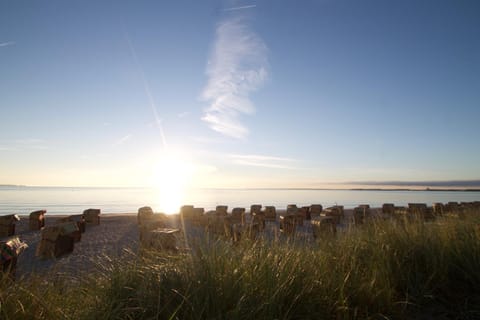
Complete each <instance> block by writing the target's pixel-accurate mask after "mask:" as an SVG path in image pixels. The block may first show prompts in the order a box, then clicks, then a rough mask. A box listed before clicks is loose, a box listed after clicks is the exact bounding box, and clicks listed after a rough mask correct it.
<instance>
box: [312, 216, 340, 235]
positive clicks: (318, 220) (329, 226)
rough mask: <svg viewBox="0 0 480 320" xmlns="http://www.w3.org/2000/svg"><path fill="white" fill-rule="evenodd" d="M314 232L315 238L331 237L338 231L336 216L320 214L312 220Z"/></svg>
mask: <svg viewBox="0 0 480 320" xmlns="http://www.w3.org/2000/svg"><path fill="white" fill-rule="evenodd" d="M311 223H312V232H313V237H314V238H315V239H317V238H322V239H324V238H325V237H331V236H332V235H335V234H336V233H337V224H336V223H335V219H334V217H331V216H329V217H326V216H318V217H314V218H312V220H311Z"/></svg>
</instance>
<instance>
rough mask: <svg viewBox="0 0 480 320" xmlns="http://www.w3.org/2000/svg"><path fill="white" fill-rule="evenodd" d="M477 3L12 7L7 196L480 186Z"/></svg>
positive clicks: (2, 90) (2, 93) (2, 89)
mask: <svg viewBox="0 0 480 320" xmlns="http://www.w3.org/2000/svg"><path fill="white" fill-rule="evenodd" d="M479 35H480V4H479V3H478V1H440V0H436V1H383V0H377V1H341V0H324V1H293V0H291V1H280V0H277V1H273V0H270V1H266V0H265V1H169V2H167V1H68V2H66V1H46V2H39V1H10V0H6V1H1V2H0V163H1V166H0V184H1V183H4V184H27V185H66V186H148V185H157V184H158V183H160V182H159V181H163V182H162V183H167V184H172V183H173V182H172V180H179V183H180V182H181V183H182V184H186V185H189V186H205V187H321V186H324V185H325V184H327V183H340V184H341V183H346V182H360V183H362V182H365V181H443V180H474V179H479V178H480V165H479V164H480V139H479V137H480V126H479V119H480V106H479V101H480V40H479V39H480V37H479Z"/></svg>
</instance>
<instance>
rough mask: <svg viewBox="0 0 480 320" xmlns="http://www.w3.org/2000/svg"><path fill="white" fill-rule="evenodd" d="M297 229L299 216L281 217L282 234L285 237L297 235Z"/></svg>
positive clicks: (288, 215)
mask: <svg viewBox="0 0 480 320" xmlns="http://www.w3.org/2000/svg"><path fill="white" fill-rule="evenodd" d="M296 227H297V216H296V215H295V214H287V215H281V216H280V232H282V233H283V234H285V235H288V236H291V235H295V232H296V229H297V228H296Z"/></svg>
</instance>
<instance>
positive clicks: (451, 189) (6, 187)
mask: <svg viewBox="0 0 480 320" xmlns="http://www.w3.org/2000/svg"><path fill="white" fill-rule="evenodd" d="M152 188H154V187H85V186H80V187H65V186H27V185H13V184H0V190H2V189H4V190H9V189H152ZM192 190H284V191H288V190H292V191H316V190H318V191H322V190H323V191H328V190H331V191H387V192H388V191H411V192H416V191H422V192H423V191H433V192H437V191H439V192H480V187H478V188H461V187H446V188H431V187H425V188H192Z"/></svg>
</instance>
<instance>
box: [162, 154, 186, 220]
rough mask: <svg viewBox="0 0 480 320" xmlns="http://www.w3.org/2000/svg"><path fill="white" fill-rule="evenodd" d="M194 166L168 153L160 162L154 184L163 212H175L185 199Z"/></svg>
mask: <svg viewBox="0 0 480 320" xmlns="http://www.w3.org/2000/svg"><path fill="white" fill-rule="evenodd" d="M191 168H192V166H191V164H189V163H188V162H186V161H184V160H182V158H180V157H178V156H173V155H168V156H165V157H162V159H161V160H160V161H159V162H158V165H157V167H156V171H155V174H154V185H155V187H156V189H157V192H158V207H159V209H160V211H161V212H163V213H166V214H175V213H178V212H179V209H180V206H181V205H182V203H183V201H184V200H185V193H186V189H187V186H188V184H189V183H190V177H191V174H192V172H191V171H192V169H191Z"/></svg>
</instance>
